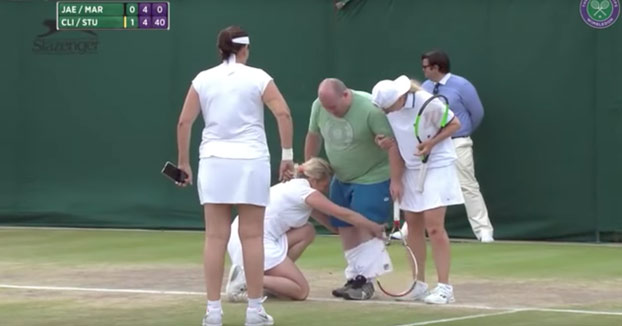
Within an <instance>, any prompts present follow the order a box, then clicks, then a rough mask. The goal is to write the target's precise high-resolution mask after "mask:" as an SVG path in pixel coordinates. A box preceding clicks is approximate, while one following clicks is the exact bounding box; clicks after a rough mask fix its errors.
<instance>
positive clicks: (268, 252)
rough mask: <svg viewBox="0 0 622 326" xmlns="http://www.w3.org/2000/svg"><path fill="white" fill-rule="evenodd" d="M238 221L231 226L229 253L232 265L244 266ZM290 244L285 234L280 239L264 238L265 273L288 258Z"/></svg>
mask: <svg viewBox="0 0 622 326" xmlns="http://www.w3.org/2000/svg"><path fill="white" fill-rule="evenodd" d="M238 221H239V219H238V218H236V219H235V220H234V221H233V224H232V225H231V237H230V238H229V243H228V244H227V252H228V253H229V258H231V263H232V264H236V265H240V266H244V259H243V257H242V243H241V242H240V237H239V235H238ZM288 246H289V244H288V242H287V235H286V234H283V235H281V236H280V237H279V238H278V239H271V238H268V237H264V239H263V251H264V261H263V266H264V269H263V270H264V271H267V270H270V269H272V268H274V267H276V266H278V265H279V264H280V263H282V262H283V261H285V258H287V248H288Z"/></svg>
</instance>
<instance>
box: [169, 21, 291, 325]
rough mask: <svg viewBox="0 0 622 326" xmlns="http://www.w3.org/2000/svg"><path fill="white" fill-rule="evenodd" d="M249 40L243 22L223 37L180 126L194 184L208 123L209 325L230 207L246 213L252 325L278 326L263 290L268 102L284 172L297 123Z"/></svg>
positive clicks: (200, 181)
mask: <svg viewBox="0 0 622 326" xmlns="http://www.w3.org/2000/svg"><path fill="white" fill-rule="evenodd" d="M249 44H250V39H249V37H248V34H247V33H246V32H245V31H244V30H242V29H241V28H240V27H237V26H231V27H228V28H225V29H223V30H222V31H220V33H219V34H218V51H219V53H220V56H221V58H222V63H221V64H219V65H217V66H215V67H213V68H211V69H207V70H204V71H202V72H200V73H199V74H198V75H197V76H196V78H194V80H192V85H191V86H190V89H189V90H188V95H187V96H186V101H185V103H184V106H183V109H182V112H181V115H180V117H179V123H178V125H177V145H178V152H179V153H178V155H179V158H178V161H179V168H180V169H182V170H183V171H185V172H186V173H187V175H188V178H187V179H186V180H184V182H182V183H181V184H180V185H181V186H185V185H188V184H191V183H192V171H191V169H190V163H189V149H188V148H189V145H190V131H191V130H192V124H193V123H194V121H195V120H196V118H197V117H198V115H199V113H202V115H203V120H204V121H205V128H203V134H202V139H201V145H200V148H199V155H200V160H199V171H198V178H197V190H198V192H199V199H200V201H201V205H203V211H204V215H205V233H206V239H205V249H204V269H205V283H206V288H207V309H206V314H205V316H204V317H203V326H221V325H222V315H223V314H222V305H221V301H220V289H221V285H222V278H223V273H224V263H225V251H226V248H227V242H228V241H229V235H230V232H231V211H232V209H233V206H236V207H237V210H238V212H239V214H240V228H239V235H240V239H241V242H242V247H243V248H244V255H243V256H244V259H243V260H244V268H245V270H246V281H247V284H248V308H247V309H246V322H245V324H246V325H248V326H251V325H252V326H255V325H272V324H274V320H273V319H272V317H271V316H270V315H268V314H267V313H266V311H265V310H264V309H263V307H262V304H261V298H262V294H263V225H264V223H263V221H264V212H265V207H266V205H267V204H268V198H269V196H270V153H269V152H268V145H267V142H266V133H265V130H264V104H265V105H266V106H268V108H269V109H270V110H271V111H272V113H273V114H274V116H275V118H276V121H277V123H278V126H279V134H280V136H281V146H282V147H283V152H282V154H281V159H282V161H281V167H280V170H279V171H280V174H281V175H280V177H281V178H282V179H289V178H290V177H291V174H292V173H293V168H294V165H293V160H292V159H293V157H292V156H293V155H292V134H293V131H292V128H293V127H292V120H291V116H290V112H289V108H288V107H287V104H286V102H285V100H284V99H283V96H282V95H281V93H280V92H279V89H278V88H277V86H276V84H275V83H274V81H273V80H272V78H271V77H270V76H269V75H268V74H267V73H266V72H265V71H263V70H261V69H258V68H253V67H249V66H247V65H246V61H247V60H248V56H249V53H250V50H249Z"/></svg>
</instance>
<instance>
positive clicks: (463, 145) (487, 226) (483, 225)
mask: <svg viewBox="0 0 622 326" xmlns="http://www.w3.org/2000/svg"><path fill="white" fill-rule="evenodd" d="M452 140H453V143H454V146H455V147H456V154H457V155H458V159H457V160H456V162H455V165H456V170H457V172H458V179H459V180H460V188H461V189H462V195H463V196H464V206H465V208H466V213H467V216H468V218H469V223H471V229H472V230H473V233H474V234H475V236H476V237H477V238H478V239H480V238H481V236H480V234H481V232H482V231H484V232H488V233H489V234H490V235H491V236H492V234H493V227H492V224H491V223H490V218H489V217H488V209H487V208H486V202H485V201H484V197H483V196H482V193H481V192H480V190H479V183H478V182H477V179H475V163H474V162H473V141H472V140H471V137H462V138H454V139H452Z"/></svg>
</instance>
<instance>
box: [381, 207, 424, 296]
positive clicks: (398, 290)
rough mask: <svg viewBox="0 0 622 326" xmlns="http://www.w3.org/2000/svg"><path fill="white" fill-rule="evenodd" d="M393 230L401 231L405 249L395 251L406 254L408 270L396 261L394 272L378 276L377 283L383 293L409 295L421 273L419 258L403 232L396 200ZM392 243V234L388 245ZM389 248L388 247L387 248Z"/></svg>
mask: <svg viewBox="0 0 622 326" xmlns="http://www.w3.org/2000/svg"><path fill="white" fill-rule="evenodd" d="M393 232H399V234H400V236H401V237H400V238H401V240H399V241H401V242H402V246H403V247H404V250H401V249H394V250H393V251H394V252H395V251H402V252H403V253H404V254H406V261H407V264H408V268H407V269H408V271H402V270H400V268H398V265H399V262H398V261H397V260H393V259H392V260H393V261H395V262H396V263H397V264H394V266H393V267H394V269H393V272H392V273H389V274H386V275H387V276H382V277H378V278H376V284H378V288H379V289H380V291H382V293H384V294H386V295H388V296H390V297H403V296H406V295H408V294H409V293H410V292H412V290H413V289H414V288H415V285H416V284H417V274H419V268H418V266H417V260H416V259H415V254H414V253H413V251H412V249H410V247H409V246H408V243H406V237H405V236H404V234H402V231H401V229H400V207H399V205H398V203H397V201H395V202H394V203H393V226H392V228H391V234H393ZM390 243H391V238H390V236H389V237H388V240H387V245H388V244H390ZM387 249H388V248H387Z"/></svg>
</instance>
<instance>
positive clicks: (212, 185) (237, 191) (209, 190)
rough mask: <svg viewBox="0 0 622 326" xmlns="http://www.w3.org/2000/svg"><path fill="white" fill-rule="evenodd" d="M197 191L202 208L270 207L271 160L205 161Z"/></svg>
mask: <svg viewBox="0 0 622 326" xmlns="http://www.w3.org/2000/svg"><path fill="white" fill-rule="evenodd" d="M197 190H198V192H199V200H200V201H201V205H204V204H251V205H257V206H267V205H268V200H269V198H270V158H268V157H262V158H258V159H227V158H219V157H208V158H202V159H201V160H200V161H199V174H198V177H197Z"/></svg>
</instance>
